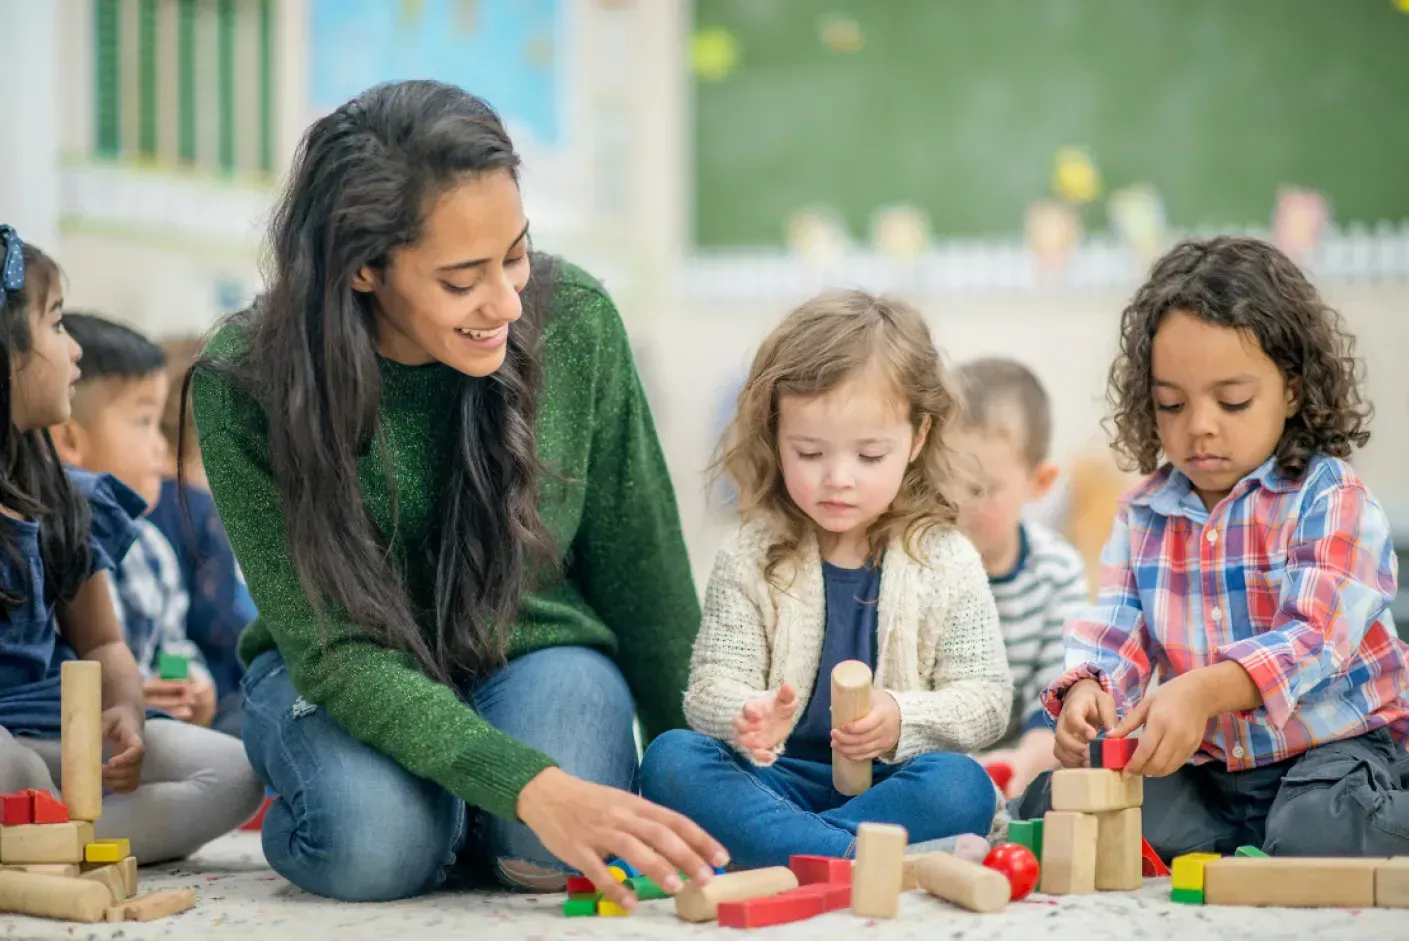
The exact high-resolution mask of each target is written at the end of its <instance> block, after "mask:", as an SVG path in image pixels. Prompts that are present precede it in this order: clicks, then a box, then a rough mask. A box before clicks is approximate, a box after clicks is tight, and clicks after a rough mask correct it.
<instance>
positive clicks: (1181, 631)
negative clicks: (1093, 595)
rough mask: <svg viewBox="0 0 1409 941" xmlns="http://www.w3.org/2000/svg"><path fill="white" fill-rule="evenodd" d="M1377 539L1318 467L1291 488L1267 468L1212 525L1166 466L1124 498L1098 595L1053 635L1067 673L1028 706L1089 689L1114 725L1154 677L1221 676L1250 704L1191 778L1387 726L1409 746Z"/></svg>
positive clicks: (1344, 478)
mask: <svg viewBox="0 0 1409 941" xmlns="http://www.w3.org/2000/svg"><path fill="white" fill-rule="evenodd" d="M1395 570H1396V560H1395V555H1394V552H1393V549H1392V547H1391V545H1390V532H1389V523H1388V521H1387V520H1386V518H1385V514H1384V511H1383V510H1381V509H1380V506H1379V504H1378V503H1376V502H1375V500H1374V498H1373V497H1371V496H1370V493H1369V491H1368V490H1367V489H1366V488H1365V485H1364V484H1363V483H1361V482H1360V479H1359V478H1358V477H1356V475H1355V473H1354V471H1352V470H1351V468H1350V467H1349V465H1347V464H1345V463H1343V462H1341V461H1338V460H1336V459H1334V458H1330V457H1324V456H1317V457H1315V458H1313V459H1312V461H1311V463H1310V466H1308V467H1307V469H1306V473H1305V474H1304V475H1303V477H1302V479H1300V480H1295V479H1292V478H1289V477H1286V476H1283V475H1282V474H1280V473H1279V472H1278V470H1277V468H1276V462H1275V460H1273V459H1269V460H1268V462H1267V463H1266V464H1264V465H1262V467H1260V468H1258V469H1257V470H1256V471H1254V472H1253V473H1251V474H1249V475H1248V476H1247V477H1245V478H1243V479H1242V480H1241V481H1239V482H1238V484H1237V486H1236V487H1234V488H1233V491H1232V492H1231V493H1230V494H1229V495H1228V496H1227V497H1226V498H1225V499H1224V500H1223V501H1222V502H1221V503H1219V504H1218V506H1216V507H1214V509H1213V511H1212V512H1209V511H1208V510H1207V509H1205V508H1204V505H1203V502H1202V501H1201V500H1200V499H1199V497H1198V495H1197V494H1196V493H1195V492H1194V491H1193V489H1192V487H1191V485H1190V482H1189V479H1188V478H1187V477H1185V476H1184V475H1183V474H1182V473H1180V472H1178V471H1176V470H1173V469H1172V468H1170V467H1168V466H1166V467H1165V468H1163V469H1161V470H1160V471H1159V472H1157V473H1156V474H1155V475H1154V476H1152V477H1151V478H1150V479H1149V480H1148V481H1146V482H1145V483H1144V484H1143V485H1142V486H1140V487H1139V488H1137V489H1136V491H1135V492H1134V493H1133V494H1132V495H1131V497H1130V498H1129V499H1128V500H1127V501H1125V502H1124V503H1123V504H1122V506H1121V508H1120V511H1119V513H1118V514H1117V517H1116V522H1115V527H1114V530H1113V532H1112V533H1111V538H1110V541H1109V542H1108V543H1107V544H1106V547H1105V550H1104V551H1103V553H1102V556H1101V590H1100V596H1099V598H1098V600H1097V602H1096V604H1095V605H1094V606H1093V607H1092V608H1091V609H1090V610H1089V611H1087V612H1086V616H1084V617H1082V618H1080V619H1078V620H1076V621H1074V622H1072V623H1071V624H1069V625H1067V637H1066V651H1067V653H1066V662H1067V670H1066V672H1065V673H1063V674H1062V676H1061V677H1060V678H1058V679H1057V680H1056V682H1054V683H1053V684H1052V685H1051V686H1050V687H1048V689H1047V690H1045V691H1044V692H1043V694H1042V701H1043V705H1044V706H1045V707H1046V709H1047V712H1048V715H1049V716H1050V717H1052V718H1053V719H1055V718H1056V717H1057V715H1058V714H1059V713H1060V712H1061V702H1062V699H1061V698H1062V695H1063V694H1064V693H1065V692H1066V690H1067V689H1069V688H1070V687H1071V686H1072V684H1074V683H1076V682H1077V681H1078V680H1081V679H1084V678H1091V679H1095V680H1097V681H1099V682H1100V684H1101V687H1102V688H1103V689H1105V690H1106V691H1107V692H1108V693H1110V694H1111V695H1112V696H1113V697H1114V698H1115V702H1116V708H1117V709H1118V710H1120V711H1121V712H1122V713H1124V712H1125V711H1127V710H1129V709H1131V708H1133V707H1134V706H1135V705H1136V704H1137V703H1138V702H1139V701H1140V697H1141V696H1143V695H1144V693H1145V690H1146V688H1147V687H1148V685H1149V682H1150V679H1151V676H1152V675H1153V672H1154V670H1155V668H1156V666H1158V668H1159V671H1160V676H1161V677H1162V678H1168V677H1173V676H1179V675H1182V674H1184V673H1188V672H1190V671H1191V670H1196V669H1198V668H1200V667H1206V666H1209V665H1211V664H1215V663H1219V662H1221V661H1224V660H1232V661H1235V662H1237V663H1238V664H1240V665H1241V666H1242V667H1243V668H1244V669H1245V670H1247V672H1248V675H1249V676H1251V677H1252V679H1253V682H1254V683H1256V684H1257V688H1258V690H1260V691H1261V693H1262V701H1263V704H1262V705H1261V706H1260V707H1258V708H1257V709H1254V710H1251V711H1249V712H1237V713H1232V714H1229V715H1222V716H1215V717H1214V718H1212V719H1211V720H1209V724H1208V728H1207V729H1206V730H1205V731H1204V740H1203V745H1202V746H1201V747H1200V749H1199V751H1198V752H1196V753H1195V755H1194V762H1195V763H1203V762H1207V761H1221V762H1224V763H1225V764H1226V765H1227V766H1228V768H1229V770H1233V771H1240V770H1243V769H1246V768H1252V767H1257V766H1260V765H1267V764H1271V763H1273V762H1277V761H1281V760H1284V759H1287V758H1292V757H1295V756H1296V755H1300V754H1301V753H1303V752H1305V751H1306V750H1308V749H1310V748H1314V747H1316V746H1317V745H1324V744H1326V743H1327V742H1334V741H1338V740H1340V739H1345V738H1350V737H1352V736H1356V735H1362V734H1364V733H1366V732H1369V731H1371V730H1373V729H1377V728H1380V727H1382V726H1389V727H1390V731H1391V733H1392V734H1393V735H1394V736H1395V738H1396V740H1397V741H1399V742H1403V741H1404V738H1405V736H1406V733H1409V699H1406V690H1409V659H1407V658H1406V654H1409V648H1406V646H1405V645H1404V644H1403V643H1401V642H1400V641H1399V639H1398V637H1397V636H1396V633H1395V630H1394V623H1393V620H1392V619H1391V617H1390V612H1389V604H1390V600H1391V599H1392V598H1393V597H1394V594H1395V582H1396V571H1395Z"/></svg>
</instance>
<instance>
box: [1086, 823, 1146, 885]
mask: <svg viewBox="0 0 1409 941" xmlns="http://www.w3.org/2000/svg"><path fill="white" fill-rule="evenodd" d="M1093 816H1095V818H1096V889H1097V891H1100V892H1129V891H1131V890H1133V889H1138V888H1140V886H1141V885H1142V884H1143V883H1144V881H1145V873H1144V866H1143V860H1142V858H1141V855H1140V844H1141V842H1142V840H1141V837H1140V808H1139V807H1127V808H1126V809H1125V810H1108V811H1106V812H1105V813H1099V814H1094V815H1093Z"/></svg>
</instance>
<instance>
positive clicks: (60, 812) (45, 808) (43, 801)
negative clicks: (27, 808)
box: [33, 791, 69, 823]
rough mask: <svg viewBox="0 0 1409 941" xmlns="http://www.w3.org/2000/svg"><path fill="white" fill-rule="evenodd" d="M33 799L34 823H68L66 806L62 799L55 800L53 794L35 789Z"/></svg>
mask: <svg viewBox="0 0 1409 941" xmlns="http://www.w3.org/2000/svg"><path fill="white" fill-rule="evenodd" d="M33 800H34V822H35V823H68V819H69V817H68V808H67V807H65V806H64V803H63V801H60V800H55V798H54V795H52V794H46V793H44V792H43V791H37V792H35V794H34V796H33Z"/></svg>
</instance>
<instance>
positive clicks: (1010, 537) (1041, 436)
mask: <svg viewBox="0 0 1409 941" xmlns="http://www.w3.org/2000/svg"><path fill="white" fill-rule="evenodd" d="M957 376H958V384H959V387H960V389H961V391H962V394H963V399H964V411H963V415H964V431H963V434H962V435H961V436H960V437H959V439H958V440H959V442H960V445H959V446H960V448H961V449H962V450H963V451H964V452H966V453H967V454H968V455H969V456H971V457H972V458H973V459H974V460H975V462H976V463H977V465H978V466H977V474H978V477H977V480H976V486H975V488H974V496H973V498H972V499H970V500H968V501H966V502H965V505H964V508H963V511H962V513H961V515H960V526H961V528H962V529H963V530H964V534H965V535H967V536H968V537H969V539H970V540H971V541H972V542H973V544H974V546H975V547H976V548H977V549H978V552H979V557H980V558H982V559H983V567H984V571H986V572H987V573H988V584H989V587H990V588H992V589H993V600H994V601H995V603H996V604H997V605H998V620H999V623H1000V624H1001V625H1002V628H1003V640H1004V642H1005V644H1006V645H1007V653H1008V666H1009V668H1010V669H1011V670H1012V671H1013V694H1014V698H1013V716H1012V719H1011V720H1010V722H1009V724H1008V730H1007V732H1005V733H1004V735H1003V738H1002V739H1000V740H999V742H998V748H999V749H1000V750H999V751H997V752H994V753H992V754H990V755H988V756H986V758H985V761H987V762H990V763H991V762H1003V763H1006V764H1007V765H1008V766H1009V767H1010V768H1011V769H1012V777H1011V778H1010V779H1009V781H1008V784H1007V787H1006V790H1007V792H1008V796H1010V797H1013V796H1016V795H1018V794H1021V793H1022V791H1023V789H1024V788H1026V787H1027V786H1028V784H1030V783H1031V782H1032V779H1033V778H1035V777H1037V775H1038V774H1040V773H1041V772H1043V771H1049V770H1051V769H1052V768H1055V767H1057V759H1056V757H1055V756H1054V755H1053V744H1054V741H1055V736H1054V735H1053V733H1052V731H1051V729H1050V728H1049V727H1048V725H1047V721H1046V713H1045V712H1044V711H1043V709H1042V702H1041V698H1040V697H1041V693H1042V690H1043V689H1045V688H1046V687H1047V684H1049V683H1051V682H1052V681H1053V680H1055V679H1056V678H1057V677H1058V676H1060V675H1061V673H1062V664H1063V652H1062V626H1063V625H1064V624H1066V622H1067V621H1068V620H1069V619H1071V618H1073V617H1075V616H1076V615H1077V614H1079V613H1080V612H1081V610H1082V608H1083V607H1085V606H1086V605H1087V604H1089V603H1090V600H1091V599H1090V597H1089V595H1088V593H1087V587H1086V573H1085V571H1084V566H1083V562H1082V560H1081V556H1080V555H1078V554H1077V551H1076V550H1075V549H1073V548H1072V546H1071V544H1070V543H1068V542H1067V541H1066V540H1065V539H1063V538H1062V537H1061V536H1059V535H1057V534H1056V533H1054V532H1052V531H1051V530H1050V529H1047V528H1046V527H1045V526H1039V525H1037V524H1036V523H1033V522H1031V521H1024V520H1023V518H1022V516H1023V509H1024V507H1026V506H1027V505H1029V504H1031V503H1033V502H1035V501H1037V500H1041V499H1042V498H1043V497H1045V496H1046V495H1047V494H1048V492H1049V491H1050V490H1051V489H1052V485H1053V484H1054V483H1055V482H1056V480H1057V466H1056V465H1055V464H1053V463H1052V462H1051V461H1050V460H1048V449H1049V447H1050V444H1051V438H1052V417H1051V406H1050V405H1049V403H1048V400H1047V392H1046V390H1045V389H1043V388H1042V383H1040V382H1039V381H1038V380H1037V377H1036V376H1034V375H1033V374H1032V372H1031V371H1030V370H1029V369H1027V367H1025V366H1023V365H1021V364H1020V363H1016V362H1013V361H1012V360H1007V359H981V360H976V361H974V362H971V363H967V364H965V365H963V366H961V367H960V368H959V369H958V370H957Z"/></svg>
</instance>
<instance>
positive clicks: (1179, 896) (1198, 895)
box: [1169, 889, 1204, 905]
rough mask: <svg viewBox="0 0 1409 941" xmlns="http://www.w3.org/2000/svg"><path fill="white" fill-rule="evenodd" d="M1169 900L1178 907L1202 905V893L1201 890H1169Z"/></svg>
mask: <svg viewBox="0 0 1409 941" xmlns="http://www.w3.org/2000/svg"><path fill="white" fill-rule="evenodd" d="M1169 900H1170V901H1171V902H1178V903H1179V904H1180V905H1202V904H1203V903H1204V892H1203V889H1170V890H1169Z"/></svg>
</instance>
